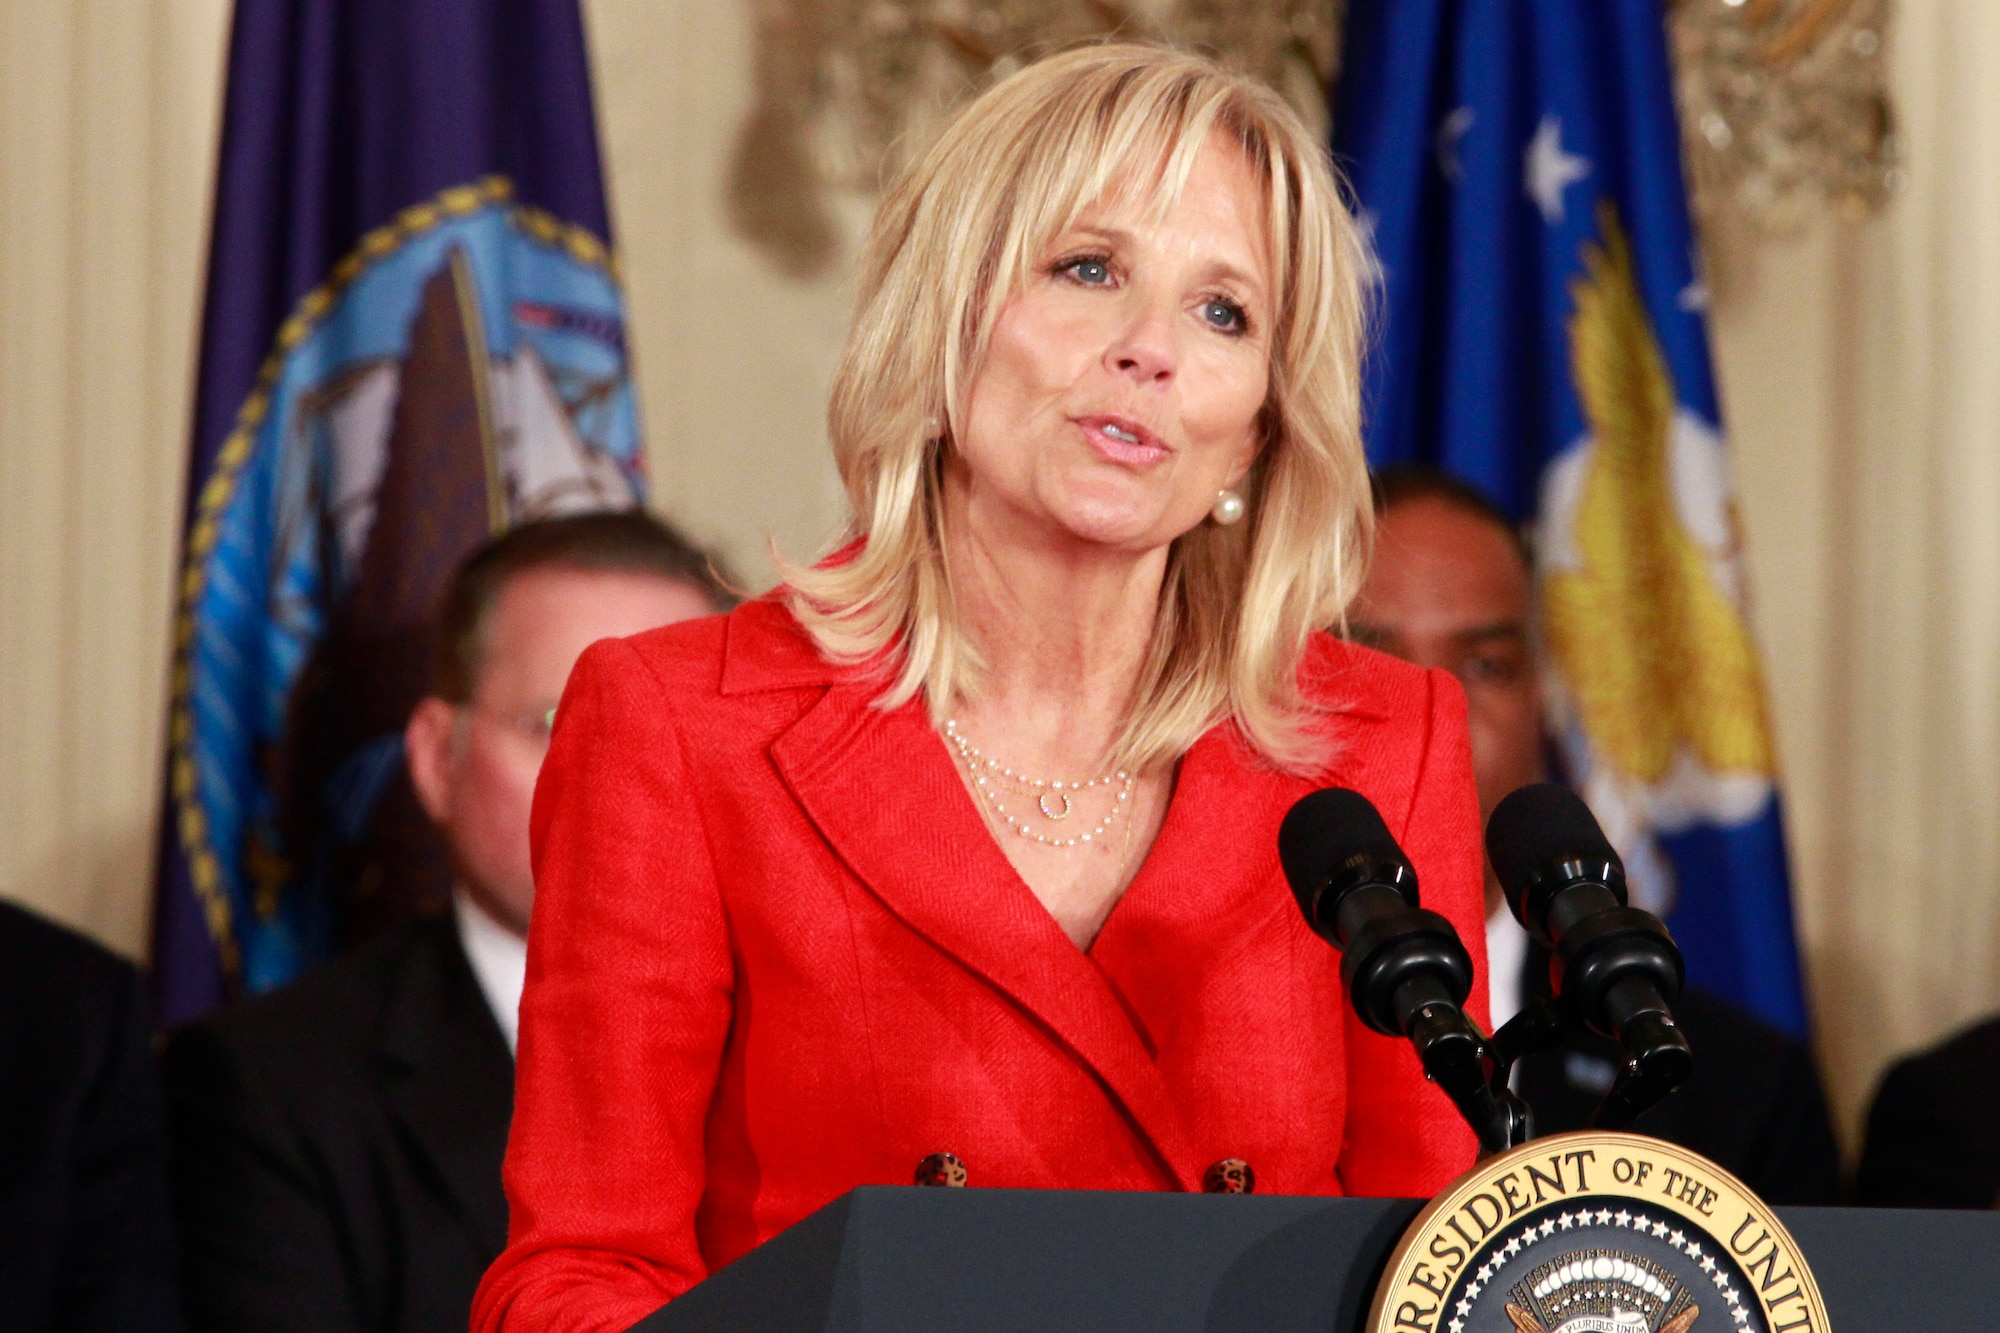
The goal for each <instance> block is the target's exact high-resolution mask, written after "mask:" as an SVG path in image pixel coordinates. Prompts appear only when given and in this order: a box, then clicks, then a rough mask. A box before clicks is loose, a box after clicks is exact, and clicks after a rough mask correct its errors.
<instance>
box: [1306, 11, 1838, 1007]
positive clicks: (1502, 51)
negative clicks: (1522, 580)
mask: <svg viewBox="0 0 2000 1333" xmlns="http://www.w3.org/2000/svg"><path fill="white" fill-rule="evenodd" d="M1348 25H1349V26H1348V37H1347V45H1346V54H1345V56H1344V59H1343V64H1344V68H1345V70H1346V73H1345V75H1344V77H1343V82H1342V86H1341V89H1340V93H1339V101H1338V105H1337V106H1336V109H1335V151H1336V154H1337V155H1338V156H1339V157H1340V159H1341V162H1342V165H1343V166H1344V167H1345V168H1347V170H1348V171H1349V173H1350V177H1351V179H1352V181H1353V183H1354V187H1355V192H1356V195H1357V202H1358V204H1359V206H1360V208H1361V209H1362V212H1363V215H1364V218H1365V219H1366V220H1367V222H1368V224H1369V226H1370V230H1371V232H1372V234H1373V237H1374V240H1375V245H1376V248H1377V252H1378V254H1379V255H1380V257H1381V260H1382V263H1383V267H1384V284H1385V312H1386V319H1387V324H1386V328H1385V329H1384V331H1383V335H1382V340H1381V343H1380V344H1379V346H1378V347H1377V348H1376V351H1375V354H1374V355H1373V356H1372V357H1371V360H1370V364H1369V369H1368V382H1367V386H1366V392H1367V409H1368V432H1369V441H1368V443H1369V452H1370V457H1371V460H1372V461H1374V462H1375V463H1377V464H1380V463H1386V462H1392V461H1398V460H1403V459H1413V460H1422V461H1426V462H1431V463H1435V464H1437V465H1439V466H1442V467H1445V468H1447V469H1448V470H1450V471H1452V472H1455V473H1457V474H1458V475H1460V476H1462V477H1465V478H1466V479H1467V480H1469V481H1472V482H1474V483H1475V484H1477V485H1479V486H1480V487H1481V488H1482V489H1483V490H1485V491H1486V493H1487V494H1489V495H1490V496H1491V497H1492V498H1493V499H1494V500H1495V501H1496V502H1498V503H1499V504H1500V505H1501V506H1502V507H1503V508H1505V509H1507V510H1508V511H1510V512H1512V513H1514V514H1516V515H1517V516H1519V517H1521V518H1522V519H1524V520H1528V519H1532V520H1533V522H1534V525H1535V532H1536V544H1537V549H1538V553H1539V562H1540V566H1541V568H1540V570H1539V574H1540V578H1541V589H1540V591H1541V598H1542V616H1543V621H1542V631H1543V637H1544V642H1545V646H1546V648H1547V651H1548V661H1549V666H1550V667H1551V670H1550V672H1549V673H1548V674H1549V677H1550V686H1549V689H1550V698H1549V712H1550V718H1551V721H1552V724H1553V725H1554V727H1555V728H1556V730H1557V737H1558V743H1559V745H1560V748H1561V750H1562V754H1563V757H1564V761H1565V765H1566V767H1567V769H1568V771H1569V776H1570V777H1571V779H1572V781H1574V782H1575V783H1576V784H1577V786H1578V787H1579V789H1580V790H1581V791H1582V792H1583V794H1584V795H1585V797H1586V798H1587V799H1588V800H1589V802H1590V804H1591V806H1592V808H1593V810H1595V811H1596V813H1597V815H1598V817H1599V818H1600V819H1601V820H1602V821H1603V822H1604V825H1605V828H1606V831H1607V832H1608V833H1610V835H1611V836H1612V839H1613V841H1614V842H1616V843H1617V844H1618V846H1619V848H1620V851H1621V853H1622V854H1623V855H1624V856H1625V858H1626V861H1627V865H1628V869H1629V870H1630V872H1631V874H1632V879H1633V883H1634V885H1635V889H1636V891H1637V893H1638V895H1639V897H1640V898H1641V899H1642V900H1643V903H1644V905H1646V906H1649V907H1652V908H1654V909H1655V910H1660V911H1663V912H1665V913H1666V914H1667V917H1668V922H1669V925H1670V926H1671V927H1672V929H1673V931H1674V934H1675V937H1676V938H1677V939H1678V940H1679V941H1680V943H1681V946H1682V948H1683V951H1684V952H1685V953H1686V955H1687V959H1688V963H1689V975H1690V978H1691V979H1692V980H1693V981H1695V982H1696V983H1698V984H1701V985H1703V986H1705V987H1706V988H1708V989H1709V990H1711V991H1714V992H1716V993H1718V994H1721V995H1723V996H1725V997H1727V998H1729V999H1732V1000H1735V1001H1736V1002H1737V1003H1739V1004H1742V1005H1744V1006H1746V1007H1748V1008H1750V1009H1751V1010H1753V1011H1754V1012H1757V1013H1759V1014H1761V1015H1762V1016H1763V1017H1765V1018H1767V1019H1769V1020H1771V1021H1773V1022H1775V1023H1777V1024H1778V1025H1780V1026H1782V1027H1785V1028H1787V1029H1789V1030H1791V1031H1794V1032H1801V1031H1803V1030H1804V1027H1805V1009H1804V1003H1803V994H1802V986H1801V982H1800V973H1799V962H1798V952H1797V945H1796V942H1795V940H1794V937H1793V930H1792V919H1791V906H1790V891H1789V883H1788V875H1787V870H1786V862H1785V848H1784V837H1783V832H1782V825H1781V819H1780V813H1779V793H1778V786H1777V761H1776V755H1775V748H1774V745H1773V742H1772V736H1771V728H1770V719H1769V710H1768V707H1767V704H1766V700H1765V694H1764V686H1763V679H1762V674H1761V668H1760V665H1759V662H1758V655H1757V650H1756V645H1755V642H1754V640H1753V638H1752V636H1751V633H1750V629H1749V624H1748V618H1747V615H1746V609H1745V606H1746V599H1745V594H1744V587H1743V562H1742V543H1741V538H1740V530H1739V527H1738V523H1737V515H1736V509H1735V505H1734V502H1733V499H1732V490H1731V484H1730V480H1729V466H1728V457H1727V452H1726V449H1725V447H1724V441H1723V434H1722V429H1721V424H1720V413H1719V410H1718V407H1717V403H1716V397H1715V387H1714V378H1713V373H1712V369H1711V365H1710V361H1709V352H1708V340H1707V329H1706V327H1705V320H1704V314H1705V310H1706V293H1705V290H1704V288H1703V286H1702V284H1701V281H1700V279H1699V275H1698V271H1697V268H1696V261H1695V254H1694V238H1693V233H1692V228H1691V226H1690V224H1689V220H1688V211H1687V198H1686V192H1685V185H1684V182H1683V178H1682V173H1681V161H1680V142H1679V126H1678V122H1677V120H1676V116H1675V111H1674V105H1673V98H1672V92H1671V73H1670V68H1669V65H1668V57H1667V47H1666V33H1665V26H1664V25H1665V16H1664V12H1663V10H1662V9H1661V7H1660V5H1659V4H1658V3H1657V2H1656V0H1548V2H1547V3H1543V2H1542V0H1536V2H1535V3H1524V2H1519V0H1460V2H1458V3H1448V2H1446V0H1354V3H1353V4H1352V5H1351V6H1350V9H1349V19H1348Z"/></svg>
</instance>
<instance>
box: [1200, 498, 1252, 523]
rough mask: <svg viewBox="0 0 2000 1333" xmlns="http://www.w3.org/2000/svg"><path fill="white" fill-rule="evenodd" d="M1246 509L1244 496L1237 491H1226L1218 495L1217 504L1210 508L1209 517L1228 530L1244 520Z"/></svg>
mask: <svg viewBox="0 0 2000 1333" xmlns="http://www.w3.org/2000/svg"><path fill="white" fill-rule="evenodd" d="M1246 507H1247V506H1245V505H1244V503H1243V497H1242V496H1240V495H1238V494H1237V493H1236V492H1235V491H1232V490H1227V489H1224V490H1221V491H1218V492H1217V493H1216V496H1215V503H1214V504H1213V505H1212V506H1210V507H1209V511H1208V516H1209V517H1210V518H1212V519H1214V520H1215V521H1216V522H1217V523H1218V524H1220V525H1221V526H1223V527H1225V528H1226V527H1228V526H1229V525H1230V524H1231V523H1235V522H1238V521H1239V520H1241V519H1242V517H1243V514H1244V510H1245V509H1246Z"/></svg>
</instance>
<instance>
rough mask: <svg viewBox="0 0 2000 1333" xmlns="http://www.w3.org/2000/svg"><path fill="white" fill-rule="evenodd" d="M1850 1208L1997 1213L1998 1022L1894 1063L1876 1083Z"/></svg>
mask: <svg viewBox="0 0 2000 1333" xmlns="http://www.w3.org/2000/svg"><path fill="white" fill-rule="evenodd" d="M1854 1201H1855V1202H1856V1203H1859V1204H1865V1205H1868V1206H1870V1207H1878V1208H2000V1018H1989V1019H1987V1020H1986V1021H1985V1022H1983V1023H1975V1024H1973V1025H1972V1026H1971V1027H1969V1028H1966V1029H1964V1030H1963V1031H1961V1032H1958V1033H1956V1034H1954V1035H1952V1036H1950V1037H1947V1038H1946V1039H1945V1040H1944V1041H1943V1042H1942V1043H1940V1044H1939V1045H1937V1046H1933V1047H1932V1048H1931V1049H1929V1050H1927V1051H1921V1052H1919V1053H1918V1054H1916V1055H1912V1056H1909V1057H1907V1058H1905V1059H1903V1060H1900V1061H1898V1062H1897V1063H1896V1066H1895V1067H1894V1068H1893V1069H1891V1070H1890V1071H1889V1072H1888V1074H1886V1075H1885V1076H1884V1077H1883V1079H1882V1086H1881V1088H1880V1089H1879V1090H1878V1091H1877V1092H1876V1094H1875V1104H1874V1106H1873V1107H1872V1108H1870V1110H1869V1112H1868V1138H1867V1141H1866V1143H1865V1144H1864V1145H1863V1147H1862V1149H1861V1169H1860V1171H1859V1172H1858V1173H1856V1175H1855V1179H1854Z"/></svg>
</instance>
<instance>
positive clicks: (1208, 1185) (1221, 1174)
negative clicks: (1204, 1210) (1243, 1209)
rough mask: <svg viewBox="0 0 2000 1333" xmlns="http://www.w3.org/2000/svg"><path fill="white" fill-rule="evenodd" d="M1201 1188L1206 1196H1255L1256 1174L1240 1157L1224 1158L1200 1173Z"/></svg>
mask: <svg viewBox="0 0 2000 1333" xmlns="http://www.w3.org/2000/svg"><path fill="white" fill-rule="evenodd" d="M1201 1188H1202V1190H1203V1192H1204V1193H1208V1194H1255V1193H1256V1192H1257V1173H1256V1172H1255V1171H1253V1170H1251V1169H1250V1163H1248V1162H1246V1161H1244V1160H1243V1159H1242V1158H1241V1157H1225V1158H1223V1159H1222V1160H1221V1161H1219V1162H1217V1163H1216V1164H1215V1165H1214V1166H1211V1167H1210V1168H1208V1170H1206V1171H1204V1172H1202V1176H1201Z"/></svg>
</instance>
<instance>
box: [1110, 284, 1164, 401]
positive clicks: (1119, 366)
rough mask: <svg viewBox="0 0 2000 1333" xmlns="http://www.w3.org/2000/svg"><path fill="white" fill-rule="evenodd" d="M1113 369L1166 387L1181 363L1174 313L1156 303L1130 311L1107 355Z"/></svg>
mask: <svg viewBox="0 0 2000 1333" xmlns="http://www.w3.org/2000/svg"><path fill="white" fill-rule="evenodd" d="M1106 360H1107V361H1109V362H1110V364H1111V368H1112V369H1113V370H1115V371H1116V372H1117V373H1119V374H1121V375H1129V376H1131V377H1132V378H1133V379H1135V380H1138V381H1139V382H1141V383H1157V384H1165V383H1167V381H1169V380H1171V379H1172V378H1173V376H1174V370H1175V366H1176V363H1177V360H1178V357H1177V351H1176V348H1175V346H1174V337H1173V312H1172V311H1171V310H1168V309H1165V308H1164V307H1162V306H1160V305H1158V304H1155V303H1153V302H1146V303H1144V304H1141V305H1138V306H1136V308H1134V309H1132V310H1131V311H1130V317H1129V318H1128V319H1127V321H1126V323H1125V326H1124V327H1123V328H1122V329H1120V330H1119V331H1118V335H1117V336H1116V337H1115V338H1113V339H1112V342H1111V346H1110V347H1109V348H1108V349H1107V351H1106Z"/></svg>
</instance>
